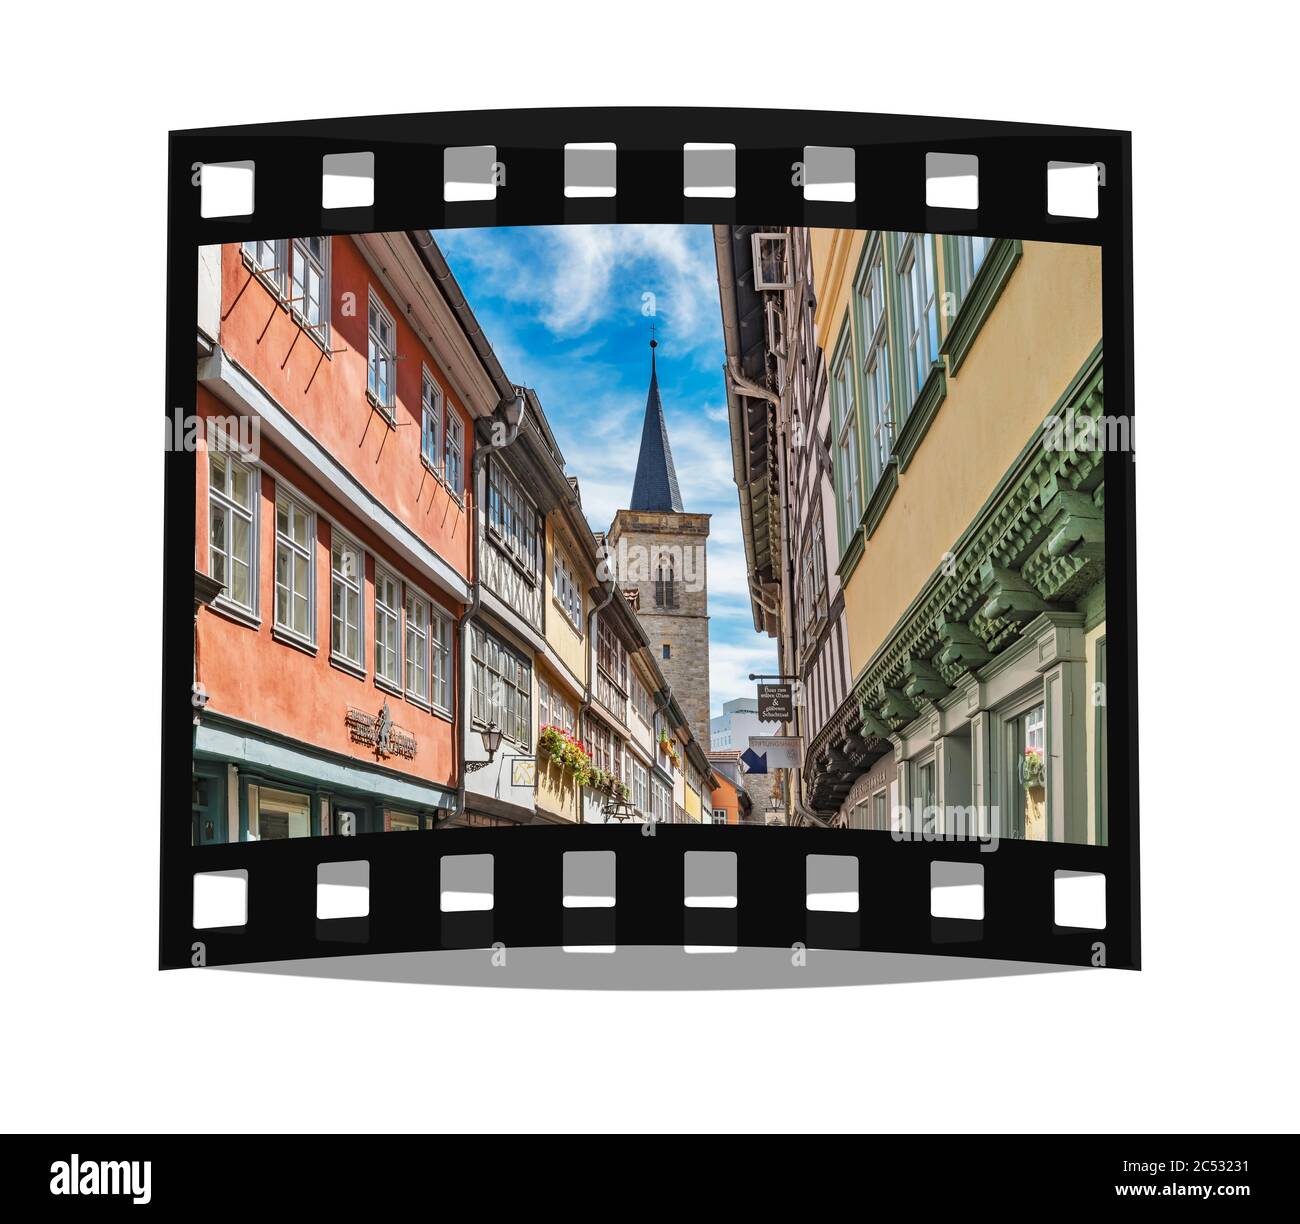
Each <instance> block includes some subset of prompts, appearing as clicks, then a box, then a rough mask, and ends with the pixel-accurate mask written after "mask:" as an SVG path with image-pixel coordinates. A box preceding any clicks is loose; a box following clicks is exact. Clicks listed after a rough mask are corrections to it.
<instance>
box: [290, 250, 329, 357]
mask: <svg viewBox="0 0 1300 1224" xmlns="http://www.w3.org/2000/svg"><path fill="white" fill-rule="evenodd" d="M290 252H291V253H290V257H289V271H290V277H291V280H290V283H291V285H292V287H293V292H292V294H291V295H290V300H289V305H290V307H291V309H292V310H293V313H294V314H295V315H296V316H297V317H298V319H299V320H301V322H302V323H304V324H305V325H306V326H307V327H308V328H309V329H310V330H311V331H312V332H314V333H315V334H316V335H317V336H318V337H319V338H320V339H322V340H324V339H326V338H327V337H328V335H329V266H330V240H329V239H328V238H295V239H294V240H293V244H292V246H291V247H290Z"/></svg>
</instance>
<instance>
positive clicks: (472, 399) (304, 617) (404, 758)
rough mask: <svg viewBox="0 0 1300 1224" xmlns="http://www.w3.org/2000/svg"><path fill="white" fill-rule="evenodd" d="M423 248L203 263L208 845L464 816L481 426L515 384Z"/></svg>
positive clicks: (199, 658)
mask: <svg viewBox="0 0 1300 1224" xmlns="http://www.w3.org/2000/svg"><path fill="white" fill-rule="evenodd" d="M421 245H422V244H421V241H420V238H419V236H418V235H416V234H406V233H397V234H373V235H365V236H358V237H356V238H352V237H339V238H333V239H330V238H324V239H283V240H278V241H272V242H257V243H251V242H250V243H245V244H242V245H240V244H227V245H225V246H222V247H209V248H204V250H203V251H202V252H200V255H199V259H200V278H199V279H200V301H199V329H198V374H197V381H198V388H197V415H198V424H199V428H198V430H197V435H198V441H197V446H196V449H197V455H196V465H195V466H196V480H195V512H196V522H195V559H194V560H195V571H196V623H195V645H194V650H195V665H194V666H195V677H194V684H195V702H194V704H195V711H196V712H195V724H196V725H195V739H194V759H195V776H194V804H193V808H194V811H193V820H194V834H193V836H194V840H195V842H197V843H209V842H223V841H237V840H269V839H275V838H280V837H293V836H309V835H326V834H339V833H343V834H348V833H364V832H379V831H384V830H416V829H422V828H431V827H433V825H434V824H435V823H436V822H437V820H438V819H439V818H442V817H446V816H447V815H448V814H449V813H450V812H452V811H454V810H455V808H456V803H457V790H456V788H457V785H458V783H459V778H458V777H457V769H458V764H457V762H458V752H457V739H456V720H457V710H458V701H457V694H458V686H459V684H460V676H459V672H460V671H461V667H460V665H459V662H460V659H461V654H460V650H459V635H458V632H457V626H458V620H459V618H460V617H461V616H462V615H463V613H464V612H465V609H466V605H467V602H468V601H469V598H470V593H471V582H472V578H473V575H472V573H471V572H470V571H471V539H470V514H471V513H472V509H473V506H472V502H473V496H472V489H471V481H470V475H469V474H470V473H471V471H472V469H473V450H474V437H475V428H474V427H475V422H476V421H478V420H481V419H483V418H486V417H489V416H491V415H492V413H493V412H494V411H495V410H496V408H497V405H498V404H499V402H500V398H501V390H502V388H501V380H500V378H499V377H497V378H496V379H495V381H494V378H493V370H492V363H491V362H490V361H487V362H485V361H484V360H483V355H482V352H481V350H480V349H478V348H476V346H475V344H474V343H473V340H472V338H471V336H470V335H469V334H468V332H467V329H466V328H465V327H464V325H463V322H462V319H461V318H460V317H459V316H458V315H457V313H456V310H455V309H454V307H453V305H452V304H451V303H450V302H449V301H448V299H447V296H446V295H444V294H443V293H442V292H441V291H440V288H439V285H438V284H437V283H436V278H435V276H434V275H433V274H432V272H431V270H430V267H429V263H428V258H427V254H426V252H424V251H422V250H421ZM496 371H497V373H498V374H499V366H497V367H496ZM250 423H251V428H250ZM250 435H251V436H250ZM241 444H242V446H241Z"/></svg>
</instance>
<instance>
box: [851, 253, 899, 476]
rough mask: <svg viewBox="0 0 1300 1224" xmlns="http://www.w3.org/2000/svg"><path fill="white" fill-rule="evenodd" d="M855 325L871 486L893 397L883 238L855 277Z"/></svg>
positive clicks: (881, 459) (887, 435)
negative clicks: (864, 266)
mask: <svg viewBox="0 0 1300 1224" xmlns="http://www.w3.org/2000/svg"><path fill="white" fill-rule="evenodd" d="M858 326H859V340H860V346H861V351H862V390H863V396H864V397H865V399H866V408H867V414H866V419H867V435H868V437H867V463H868V468H869V471H868V487H869V488H871V489H874V488H875V487H876V483H877V482H878V481H879V480H880V474H881V472H883V471H884V468H885V464H886V463H888V462H889V456H890V454H891V453H892V452H893V449H894V397H893V394H892V393H891V390H890V381H889V345H888V343H887V336H888V328H887V327H886V324H885V265H884V251H883V242H882V240H881V239H879V238H877V239H876V242H875V249H874V251H873V253H872V255H871V256H870V259H869V262H868V264H867V266H866V268H865V270H864V271H863V273H862V275H861V277H860V278H859V280H858Z"/></svg>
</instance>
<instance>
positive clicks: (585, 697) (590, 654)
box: [578, 537, 614, 824]
mask: <svg viewBox="0 0 1300 1224" xmlns="http://www.w3.org/2000/svg"><path fill="white" fill-rule="evenodd" d="M604 547H605V550H606V551H605V555H604V557H602V558H601V559H599V560H598V561H597V562H596V577H597V581H599V578H600V567H601V565H607V564H608V559H609V539H608V537H606V540H605V544H604ZM609 571H610V573H609V579H608V581H606V582H605V583H604V587H605V602H604V603H602V604H600V605H599V607H598V606H597V605H595V604H592V606H591V611H590V612H588V613H587V679H586V681H585V682H584V683H583V686H582V705H580V706H579V707H578V738H579V739H581V740H582V742H583V743H584V744H585V743H586V742H587V714H588V713H589V712H590V710H591V703H592V700H593V698H594V695H595V694H594V692H593V690H592V687H591V678H592V676H594V675H595V674H596V667H597V662H596V661H597V659H598V658H599V657H600V656H599V654H598V652H597V649H596V618H597V616H599V615H600V610H601V608H607V607H609V605H610V603H611V602H612V601H613V599H614V570H613V567H612V566H609ZM582 800H583V797H582V794H581V793H579V795H578V823H579V824H585V823H586V821H584V820H583V819H582Z"/></svg>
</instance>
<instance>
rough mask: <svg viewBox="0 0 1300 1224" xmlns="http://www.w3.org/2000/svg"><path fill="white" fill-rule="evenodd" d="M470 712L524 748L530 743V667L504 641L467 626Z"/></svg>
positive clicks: (480, 722)
mask: <svg viewBox="0 0 1300 1224" xmlns="http://www.w3.org/2000/svg"><path fill="white" fill-rule="evenodd" d="M470 659H471V664H472V667H471V675H470V714H471V717H472V718H473V721H474V722H475V724H476V725H479V726H484V727H486V726H488V725H489V724H491V723H495V724H496V725H497V726H498V727H499V728H500V729H501V733H502V734H503V735H504V736H505V737H506V738H507V739H509V740H512V741H513V742H514V743H516V744H517V745H519V747H520V748H522V749H524V750H525V751H527V749H528V746H529V744H530V743H531V742H532V715H533V710H532V705H533V668H532V664H531V663H530V662H529V661H528V660H527V659H524V658H521V657H520V656H519V655H517V654H515V652H514V651H513V650H511V649H510V648H509V647H508V646H506V645H505V644H504V643H502V642H499V641H498V640H497V639H496V638H494V637H493V636H492V635H491V634H488V633H485V632H484V631H483V630H482V629H481V628H480V627H479V626H478V625H475V624H471V627H470Z"/></svg>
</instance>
